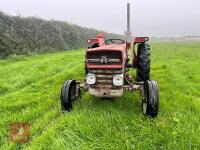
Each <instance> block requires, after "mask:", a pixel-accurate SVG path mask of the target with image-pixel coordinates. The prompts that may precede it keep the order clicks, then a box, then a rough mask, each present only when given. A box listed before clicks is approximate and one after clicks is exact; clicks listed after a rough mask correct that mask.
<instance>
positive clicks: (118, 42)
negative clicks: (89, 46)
mask: <svg viewBox="0 0 200 150" xmlns="http://www.w3.org/2000/svg"><path fill="white" fill-rule="evenodd" d="M124 43H125V41H124V40H122V39H108V40H106V41H105V44H106V45H110V44H124Z"/></svg>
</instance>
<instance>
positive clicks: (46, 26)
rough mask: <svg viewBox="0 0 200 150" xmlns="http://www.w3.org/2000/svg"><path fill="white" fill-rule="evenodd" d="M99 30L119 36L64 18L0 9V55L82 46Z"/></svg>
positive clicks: (42, 51) (106, 34) (114, 35)
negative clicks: (53, 18) (15, 13)
mask: <svg viewBox="0 0 200 150" xmlns="http://www.w3.org/2000/svg"><path fill="white" fill-rule="evenodd" d="M99 32H100V33H103V34H104V36H105V38H116V37H122V36H121V35H117V34H111V33H106V32H102V31H98V30H95V29H90V28H84V27H80V26H78V25H73V24H69V23H67V22H62V21H57V20H44V19H41V18H38V17H21V16H10V15H7V14H5V13H3V12H0V57H7V56H9V55H10V54H16V55H19V54H23V55H27V54H30V53H47V52H54V51H64V50H70V49H78V48H83V47H86V46H87V39H89V38H91V37H94V36H96V35H97V34H98V33H99Z"/></svg>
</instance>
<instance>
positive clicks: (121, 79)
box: [113, 74, 124, 86]
mask: <svg viewBox="0 0 200 150" xmlns="http://www.w3.org/2000/svg"><path fill="white" fill-rule="evenodd" d="M113 84H114V85H115V86H122V85H123V84H124V77H123V74H118V75H115V76H113Z"/></svg>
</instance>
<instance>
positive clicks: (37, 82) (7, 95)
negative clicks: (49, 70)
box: [0, 62, 81, 103]
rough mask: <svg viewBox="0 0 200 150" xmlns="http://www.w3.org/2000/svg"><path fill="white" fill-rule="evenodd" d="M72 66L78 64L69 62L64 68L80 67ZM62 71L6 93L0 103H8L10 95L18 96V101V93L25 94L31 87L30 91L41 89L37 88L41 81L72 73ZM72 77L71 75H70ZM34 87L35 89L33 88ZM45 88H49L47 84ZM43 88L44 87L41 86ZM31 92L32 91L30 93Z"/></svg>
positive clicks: (77, 66)
mask: <svg viewBox="0 0 200 150" xmlns="http://www.w3.org/2000/svg"><path fill="white" fill-rule="evenodd" d="M74 64H78V63H74V62H71V63H68V66H66V68H70V69H71V68H76V69H77V68H81V66H80V65H76V66H75V67H74ZM63 70H64V71H62V72H57V73H56V74H55V75H52V76H50V77H47V76H46V77H45V78H44V79H41V80H38V81H36V82H34V83H32V84H30V85H27V86H25V87H24V88H21V89H18V90H16V91H13V92H10V93H7V94H5V95H2V96H1V97H0V102H1V101H4V99H7V101H6V103H8V102H9V99H10V98H9V96H11V97H12V94H16V96H18V99H20V97H21V95H19V94H18V93H19V92H22V93H26V92H27V91H26V90H27V89H28V88H31V86H33V88H32V90H33V91H34V88H36V87H37V88H41V87H39V86H37V85H38V84H40V83H41V82H43V81H47V80H48V78H52V77H56V76H57V75H58V74H64V73H65V74H66V75H68V74H70V73H71V72H73V70H72V71H66V70H67V69H63ZM71 75H72V74H71ZM34 86H35V87H34ZM46 86H49V84H47V85H46ZM43 87H45V86H43ZM31 92H32V91H31ZM11 103H12V102H11Z"/></svg>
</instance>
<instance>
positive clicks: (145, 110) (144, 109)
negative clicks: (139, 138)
mask: <svg viewBox="0 0 200 150" xmlns="http://www.w3.org/2000/svg"><path fill="white" fill-rule="evenodd" d="M142 109H143V113H144V114H146V113H147V103H146V102H142Z"/></svg>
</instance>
